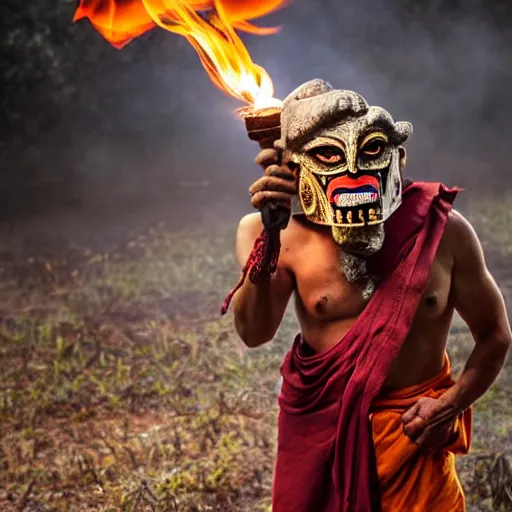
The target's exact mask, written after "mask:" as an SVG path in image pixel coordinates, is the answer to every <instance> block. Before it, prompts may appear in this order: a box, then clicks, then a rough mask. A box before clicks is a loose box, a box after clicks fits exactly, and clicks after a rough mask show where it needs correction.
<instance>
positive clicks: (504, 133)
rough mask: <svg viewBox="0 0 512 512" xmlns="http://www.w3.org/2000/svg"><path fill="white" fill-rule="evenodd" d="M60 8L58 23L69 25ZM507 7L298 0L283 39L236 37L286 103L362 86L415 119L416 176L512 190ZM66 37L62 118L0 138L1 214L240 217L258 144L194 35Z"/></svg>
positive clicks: (412, 151)
mask: <svg viewBox="0 0 512 512" xmlns="http://www.w3.org/2000/svg"><path fill="white" fill-rule="evenodd" d="M66 5H67V7H66V9H68V8H69V16H67V15H66V16H63V15H62V12H61V14H60V17H59V23H66V24H67V23H71V21H70V20H71V17H72V6H71V4H69V3H66ZM500 5H502V4H501V2H498V1H496V2H491V1H487V2H484V1H483V0H478V1H477V0H471V1H466V2H460V1H459V2H456V1H452V2H441V1H435V2H430V3H428V5H427V6H422V7H419V6H418V3H417V2H414V1H413V0H401V1H397V2H386V1H384V0H360V1H358V2H354V1H344V2H339V0H324V1H319V0H315V1H311V0H296V1H295V2H294V3H292V4H291V5H290V6H289V7H288V8H286V9H283V10H282V11H279V12H278V13H276V14H274V15H272V16H271V17H269V18H268V19H264V20H260V23H262V24H268V25H271V24H275V23H277V24H281V25H282V27H283V28H282V30H281V32H280V33H279V34H277V35H274V36H269V37H259V36H250V35H245V36H243V39H244V41H245V42H246V43H247V45H248V47H249V50H250V52H251V55H252V56H253V58H254V60H255V61H256V62H257V63H258V64H261V65H262V66H264V67H265V68H266V69H267V70H268V71H269V73H270V75H271V76H272V78H273V80H274V84H275V87H276V95H277V96H278V97H281V98H283V97H284V96H286V94H288V93H289V92H290V91H291V90H292V89H294V88H295V87H297V86H298V85H299V84H300V83H302V82H304V81H306V80H309V79H311V78H316V77H318V78H323V79H326V80H328V81H329V82H331V83H332V85H333V86H335V87H338V88H345V89H352V90H355V91H357V92H359V93H360V94H362V95H363V96H364V97H365V98H366V99H367V101H368V102H369V103H370V104H374V105H380V106H382V107H384V108H386V109H387V110H388V111H389V112H390V113H391V114H392V116H393V117H394V118H395V120H406V121H410V122H412V124H413V126H414V134H413V136H412V137H411V139H410V141H408V143H407V149H408V162H409V167H408V175H409V176H410V177H412V178H414V179H423V180H430V179H435V180H442V181H445V182H446V183H447V184H449V185H459V186H462V187H465V188H467V189H469V190H470V191H471V190H475V191H476V190H477V189H478V191H481V189H482V184H483V183H486V184H490V185H491V184H498V185H499V186H500V187H502V186H503V184H504V182H508V172H509V170H508V166H507V162H508V161H509V159H510V152H511V149H510V144H509V143H508V138H509V137H508V133H509V115H510V114H509V113H510V107H511V92H510V90H511V89H510V87H509V83H510V78H511V75H512V71H511V70H512V66H511V64H512V62H511V60H512V57H511V55H512V52H511V51H510V49H511V42H512V37H511V31H510V29H509V28H508V27H509V26H511V24H510V19H511V18H512V16H511V15H510V8H509V9H508V10H505V11H503V10H501V11H500ZM503 5H504V4H503ZM66 38H67V39H65V40H62V41H57V43H55V44H58V45H62V47H65V48H66V49H67V53H66V54H65V55H67V59H68V61H66V59H65V58H64V57H62V56H61V57H60V62H61V63H62V62H64V63H66V62H68V64H69V59H71V57H73V58H75V57H76V61H77V62H78V63H77V64H75V65H74V66H75V67H74V68H73V69H72V70H71V71H70V72H69V73H68V75H66V76H68V78H67V79H66V77H65V76H64V75H63V76H64V78H62V77H61V79H60V80H61V83H60V86H59V87H60V89H58V90H57V91H54V92H56V93H57V94H64V92H65V91H67V90H69V87H70V85H69V84H67V83H66V80H71V79H72V80H73V84H72V85H73V87H74V89H73V91H74V92H72V93H70V98H71V100H70V101H69V102H68V103H66V106H65V108H62V111H59V115H58V116H57V117H58V120H57V122H54V123H52V125H51V128H48V129H45V130H40V131H39V132H38V133H37V136H35V137H33V140H31V142H30V143H25V142H24V140H25V139H24V136H23V135H24V134H22V133H12V131H11V132H10V133H9V131H8V130H7V131H2V133H8V137H7V136H3V138H4V141H3V142H5V141H6V140H7V139H8V144H7V143H6V144H4V146H5V145H6V146H8V148H7V149H4V150H3V161H4V165H3V167H2V172H3V173H4V174H3V175H4V178H5V177H7V176H11V177H12V176H15V177H16V179H14V181H13V183H15V185H12V186H10V185H9V183H7V181H8V180H5V181H6V186H5V187H4V190H3V195H4V199H5V200H4V201H2V203H3V205H4V207H3V210H2V215H3V217H4V218H5V219H11V220H14V221H16V220H17V219H18V220H19V218H21V216H22V215H24V217H25V218H27V219H29V221H30V219H33V218H34V217H38V218H39V219H41V218H42V216H47V215H49V214H50V213H51V215H52V216H53V218H54V219H55V222H58V219H62V218H67V221H66V222H68V223H69V219H70V218H74V219H76V222H77V223H80V225H81V229H86V226H87V225H90V226H91V229H93V230H96V229H99V226H105V225H108V224H109V223H118V224H119V225H122V224H130V225H133V224H135V223H144V222H146V223H150V222H153V221H154V220H156V219H162V218H165V219H166V220H168V221H172V222H176V223H177V224H186V223H187V222H201V223H206V222H214V223H217V222H228V221H229V222H233V223H234V222H236V219H237V218H238V217H239V216H240V215H241V214H242V213H244V212H247V211H250V205H249V197H248V194H247V188H248V187H249V185H250V184H251V182H252V181H253V180H255V179H257V178H258V176H259V175H260V173H261V170H260V169H258V168H257V167H256V166H255V165H254V164H253V159H254V157H255V155H256V153H257V151H258V147H257V145H256V144H255V143H253V142H250V141H249V140H248V139H247V137H246V135H245V133H244V128H243V125H242V123H241V122H240V121H239V120H238V119H237V118H236V116H235V115H234V110H235V109H236V108H237V107H239V106H240V105H239V103H237V102H236V101H234V100H231V99H230V98H227V97H225V96H224V95H223V94H222V93H221V92H219V91H218V90H217V89H215V88H214V86H213V85H212V84H211V82H210V81H209V79H208V77H207V76H206V73H205V72H204V70H203V69H202V67H201V66H200V63H199V59H198V58H197V55H196V54H195V52H194V50H193V49H192V48H191V47H190V45H189V44H188V42H186V41H185V40H184V39H183V38H181V37H179V36H176V35H170V34H168V33H165V32H164V31H155V32H154V33H152V34H150V35H149V36H148V37H144V38H142V39H141V40H138V41H135V42H133V43H131V44H130V45H128V46H127V47H126V48H125V49H123V50H122V51H121V52H118V51H116V50H113V49H111V48H110V47H108V44H107V43H106V42H105V41H103V40H102V39H101V38H100V37H99V36H98V35H97V34H96V33H95V32H94V31H93V30H92V29H91V28H90V27H89V26H88V25H87V24H86V23H81V24H78V25H76V26H75V27H73V30H72V31H71V32H70V35H69V36H66ZM89 55H93V57H90V58H89V57H88V56H89ZM78 70H79V71H80V72H78ZM48 80H49V78H48ZM43 82H44V79H43ZM66 87H68V89H66ZM54 89H55V87H54ZM32 94H35V95H38V94H39V97H38V101H39V103H38V105H39V108H38V109H36V110H35V111H33V112H32V115H33V117H34V118H35V119H37V117H38V116H42V115H43V113H44V112H45V111H48V110H51V109H55V106H54V103H52V104H51V105H50V103H48V101H49V100H48V101H46V100H45V97H46V96H45V95H46V93H45V92H43V89H41V91H38V90H37V89H35V90H33V91H32ZM45 101H46V102H45ZM23 116H24V118H25V121H26V123H25V124H27V123H29V122H31V120H30V119H27V115H26V114H25V113H24V114H23ZM54 117H55V116H54ZM6 137H7V138H6ZM15 139H16V143H14V142H13V141H14V140H15ZM6 162H7V163H6ZM43 185H44V186H43ZM42 186H43V189H41V187H42ZM41 190H43V192H41ZM0 199H1V198H0ZM66 216H67V217H66ZM38 225H39V226H40V225H41V222H39V223H38ZM116 225H117V224H116ZM52 226H55V224H52Z"/></svg>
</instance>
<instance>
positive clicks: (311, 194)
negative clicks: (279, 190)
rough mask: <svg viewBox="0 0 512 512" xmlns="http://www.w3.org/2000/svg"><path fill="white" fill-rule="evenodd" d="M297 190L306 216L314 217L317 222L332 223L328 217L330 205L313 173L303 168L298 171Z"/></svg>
mask: <svg viewBox="0 0 512 512" xmlns="http://www.w3.org/2000/svg"><path fill="white" fill-rule="evenodd" d="M298 192H299V201H300V205H301V207H302V209H303V211H304V213H305V214H306V216H308V217H315V218H316V219H317V222H322V223H326V224H327V223H332V219H330V218H329V216H330V213H331V205H330V204H329V201H328V200H327V198H326V197H325V193H324V191H323V190H322V187H321V186H320V184H319V183H318V181H317V180H316V178H315V177H314V175H313V174H312V173H311V172H309V171H308V170H307V169H305V168H303V169H302V170H301V173H300V178H299V191H298Z"/></svg>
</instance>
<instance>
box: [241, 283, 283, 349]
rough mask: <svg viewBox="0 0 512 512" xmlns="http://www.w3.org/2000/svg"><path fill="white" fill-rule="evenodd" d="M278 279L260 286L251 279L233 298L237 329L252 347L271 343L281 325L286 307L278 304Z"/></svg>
mask: <svg viewBox="0 0 512 512" xmlns="http://www.w3.org/2000/svg"><path fill="white" fill-rule="evenodd" d="M274 278H275V276H272V278H271V279H270V280H268V281H264V282H262V283H259V284H257V285H255V284H253V283H251V281H250V280H249V279H247V280H246V281H245V283H244V284H243V286H242V287H241V288H240V290H238V291H237V293H236V294H235V296H234V298H233V312H234V317H235V327H236V330H237V333H238V335H239V336H240V337H241V338H242V340H243V341H244V342H245V343H246V344H247V345H248V346H251V347H256V346H258V345H261V344H262V343H265V342H267V341H270V340H271V339H272V338H273V336H274V334H275V331H276V329H277V327H278V325H279V322H280V319H281V316H282V311H279V310H280V309H282V306H280V305H278V304H275V302H276V300H275V299H276V290H275V288H276V286H275V279H274Z"/></svg>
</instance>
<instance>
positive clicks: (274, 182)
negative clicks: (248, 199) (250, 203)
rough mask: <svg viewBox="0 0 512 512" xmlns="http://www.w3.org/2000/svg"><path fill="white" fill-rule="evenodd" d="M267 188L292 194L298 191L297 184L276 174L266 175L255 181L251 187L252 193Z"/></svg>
mask: <svg viewBox="0 0 512 512" xmlns="http://www.w3.org/2000/svg"><path fill="white" fill-rule="evenodd" d="M265 190H268V191H275V192H284V193H286V194H290V195H293V194H296V193H297V187H296V186H295V183H292V182H290V181H286V180H283V179H281V178H276V177H274V176H264V177H263V178H260V179H259V180H258V181H257V182H255V183H253V184H252V185H251V187H250V188H249V192H250V194H251V195H254V194H256V193H257V192H263V191H265Z"/></svg>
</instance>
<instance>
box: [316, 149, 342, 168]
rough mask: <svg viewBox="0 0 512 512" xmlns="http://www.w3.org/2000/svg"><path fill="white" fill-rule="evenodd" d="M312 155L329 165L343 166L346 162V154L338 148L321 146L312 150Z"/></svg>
mask: <svg viewBox="0 0 512 512" xmlns="http://www.w3.org/2000/svg"><path fill="white" fill-rule="evenodd" d="M310 154H311V155H312V156H314V157H315V158H316V159H317V160H318V161H319V162H322V163H323V164H327V165H343V164H344V163H345V162H346V158H345V153H344V152H343V150H341V149H340V148H338V147H336V146H320V147H318V148H314V149H312V150H311V151H310Z"/></svg>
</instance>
